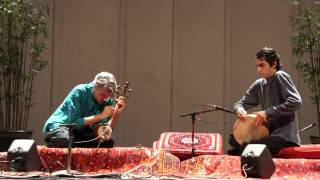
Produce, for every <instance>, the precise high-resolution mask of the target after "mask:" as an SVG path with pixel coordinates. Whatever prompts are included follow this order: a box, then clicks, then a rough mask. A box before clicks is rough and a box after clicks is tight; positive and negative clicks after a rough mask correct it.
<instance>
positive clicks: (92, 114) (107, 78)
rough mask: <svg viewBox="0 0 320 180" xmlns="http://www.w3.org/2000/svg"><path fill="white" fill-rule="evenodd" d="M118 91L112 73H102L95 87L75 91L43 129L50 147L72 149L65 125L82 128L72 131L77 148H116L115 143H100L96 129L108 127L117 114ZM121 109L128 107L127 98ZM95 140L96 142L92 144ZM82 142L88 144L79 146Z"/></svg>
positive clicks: (78, 86)
mask: <svg viewBox="0 0 320 180" xmlns="http://www.w3.org/2000/svg"><path fill="white" fill-rule="evenodd" d="M116 88H117V82H116V79H115V77H114V76H113V75H112V74H111V73H108V72H101V73H98V74H97V75H96V76H95V78H94V80H93V81H92V82H91V83H88V84H80V85H77V86H76V87H74V88H73V89H72V91H71V92H70V93H69V94H68V96H67V97H66V98H65V99H64V101H63V102H62V104H61V105H60V106H59V107H58V108H57V109H56V111H55V112H54V113H53V114H52V115H51V116H50V117H49V119H48V120H47V121H46V123H45V125H44V127H43V133H44V135H45V141H46V143H47V145H48V147H67V146H68V141H67V138H68V135H69V133H68V132H69V131H68V129H67V126H64V125H65V124H73V125H79V126H72V128H70V130H72V131H71V132H72V134H71V135H72V139H73V141H74V144H73V145H72V146H73V147H97V146H98V145H99V147H113V145H114V142H113V140H112V139H110V140H108V141H102V142H101V141H99V139H98V138H96V137H97V135H96V133H94V129H95V128H96V127H97V126H96V125H97V124H101V125H106V124H107V123H108V121H109V119H110V118H111V117H112V116H113V115H114V114H115V109H114V106H113V105H114V104H115V101H116V100H115V99H114V97H113V96H114V94H115V91H116ZM117 105H118V109H117V111H118V112H121V111H122V110H123V109H124V107H125V102H124V99H123V97H120V98H119V99H118V101H117ZM90 125H91V126H90ZM111 128H113V127H111ZM94 138H96V140H94V141H90V140H92V139H94ZM79 141H84V142H83V143H77V142H79ZM85 141H88V142H85Z"/></svg>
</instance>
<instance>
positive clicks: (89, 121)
mask: <svg viewBox="0 0 320 180" xmlns="http://www.w3.org/2000/svg"><path fill="white" fill-rule="evenodd" d="M102 119H103V118H102V116H101V115H100V114H97V115H93V116H89V117H85V118H84V124H85V125H91V124H94V123H96V122H99V121H101V120H102Z"/></svg>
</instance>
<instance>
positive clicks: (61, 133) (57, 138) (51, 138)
mask: <svg viewBox="0 0 320 180" xmlns="http://www.w3.org/2000/svg"><path fill="white" fill-rule="evenodd" d="M68 137H69V130H68V129H67V128H65V127H60V128H58V129H57V130H55V131H53V132H50V133H47V134H45V142H46V143H47V146H48V147H56V148H65V147H68V145H69V142H68ZM94 138H96V136H95V135H94V134H93V133H84V131H83V130H81V129H78V130H71V139H72V147H87V148H96V147H98V145H99V147H106V148H112V147H113V146H114V140H113V139H110V140H108V141H104V142H102V143H100V142H99V139H97V140H94V141H89V142H84V141H88V140H92V139H94ZM99 143H100V144H99Z"/></svg>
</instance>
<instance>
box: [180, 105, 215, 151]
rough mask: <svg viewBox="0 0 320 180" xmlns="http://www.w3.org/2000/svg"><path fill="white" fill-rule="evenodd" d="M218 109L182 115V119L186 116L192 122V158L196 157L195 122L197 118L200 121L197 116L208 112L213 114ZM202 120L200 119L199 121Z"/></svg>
mask: <svg viewBox="0 0 320 180" xmlns="http://www.w3.org/2000/svg"><path fill="white" fill-rule="evenodd" d="M216 110H217V109H215V108H209V109H207V110H201V111H195V112H191V113H186V114H181V115H180V117H186V116H190V117H191V120H192V133H191V139H192V144H191V156H192V157H194V156H195V147H194V129H195V120H196V118H197V119H199V118H198V117H197V115H199V114H202V113H207V112H211V111H216ZM199 120H200V119H199Z"/></svg>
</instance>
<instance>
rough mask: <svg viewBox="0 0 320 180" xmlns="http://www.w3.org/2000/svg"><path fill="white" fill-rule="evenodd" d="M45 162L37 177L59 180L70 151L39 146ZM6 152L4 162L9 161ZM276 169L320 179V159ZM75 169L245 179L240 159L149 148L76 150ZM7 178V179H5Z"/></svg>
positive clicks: (119, 175) (283, 163)
mask: <svg viewBox="0 0 320 180" xmlns="http://www.w3.org/2000/svg"><path fill="white" fill-rule="evenodd" d="M38 151H39V154H40V157H41V160H42V164H43V168H42V172H37V173H38V174H35V176H37V177H40V178H49V179H55V178H56V177H52V175H54V172H56V171H59V170H64V169H66V167H67V166H66V165H67V159H68V158H67V149H66V148H47V147H44V146H38ZM6 158H7V157H6V152H3V153H0V160H1V161H4V160H6ZM273 162H274V165H275V167H276V169H275V172H274V173H273V174H272V176H271V179H299V180H300V179H308V180H309V179H320V159H303V158H297V159H282V158H273ZM0 168H1V170H2V171H1V175H2V176H5V175H15V176H17V177H20V178H22V177H23V176H25V177H26V178H27V177H28V175H31V174H30V173H31V172H28V173H24V174H23V173H20V174H17V173H16V174H12V173H14V172H8V171H6V169H7V166H6V164H5V163H1V167H0ZM71 169H74V170H77V171H80V172H82V173H83V174H82V175H80V176H78V177H79V178H80V177H81V178H83V177H87V178H88V177H90V178H95V177H100V178H101V177H104V178H111V179H132V178H143V179H244V178H245V177H244V175H242V173H241V163H240V157H238V156H228V155H200V156H196V157H193V158H190V159H187V160H180V159H179V158H178V157H176V156H174V155H172V154H170V153H168V152H166V151H162V150H153V149H152V148H145V147H140V148H136V147H116V148H110V149H104V148H99V149H94V148H74V149H72V159H71ZM3 178H5V177H3Z"/></svg>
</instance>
